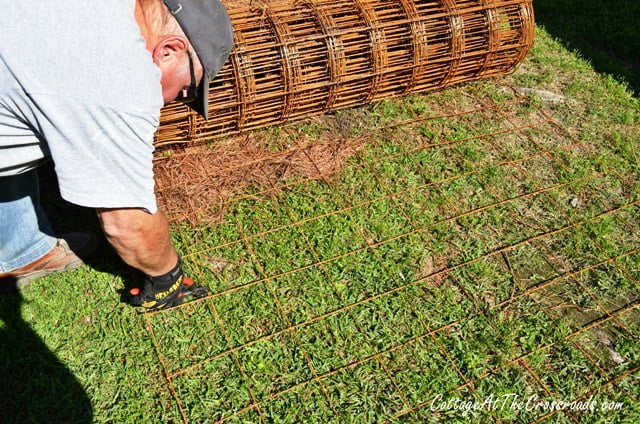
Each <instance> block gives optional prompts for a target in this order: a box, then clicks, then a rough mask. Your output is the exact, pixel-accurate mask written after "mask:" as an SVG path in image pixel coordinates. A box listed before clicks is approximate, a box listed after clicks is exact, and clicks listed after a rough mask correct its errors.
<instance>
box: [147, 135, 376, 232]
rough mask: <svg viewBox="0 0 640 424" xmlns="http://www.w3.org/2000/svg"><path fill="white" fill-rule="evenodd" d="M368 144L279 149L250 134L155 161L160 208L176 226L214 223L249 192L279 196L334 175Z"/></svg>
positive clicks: (350, 141)
mask: <svg viewBox="0 0 640 424" xmlns="http://www.w3.org/2000/svg"><path fill="white" fill-rule="evenodd" d="M364 143H365V140H364V139H361V138H343V137H338V138H325V139H320V140H314V141H311V140H310V141H309V142H306V143H300V144H298V145H296V146H295V147H292V148H286V147H285V148H284V149H274V148H273V146H271V148H269V146H267V145H266V144H265V143H264V142H261V141H259V140H258V139H257V137H255V136H252V135H251V134H249V135H246V136H243V137H242V138H234V139H231V140H228V141H220V142H217V143H214V144H211V145H203V146H196V147H190V148H186V149H184V150H182V151H180V152H177V153H175V152H172V153H171V154H170V155H168V157H159V158H157V159H156V161H155V167H154V168H155V176H156V196H157V199H158V205H159V207H160V209H161V210H162V211H163V212H164V213H165V215H166V216H167V218H168V219H169V220H170V221H172V222H177V221H186V222H188V223H189V224H190V225H192V226H194V225H196V224H197V223H202V221H203V220H205V221H212V220H213V221H214V222H215V221H217V220H219V219H221V218H222V217H223V216H224V214H225V213H226V211H227V207H226V206H227V205H228V204H229V203H230V200H231V199H232V198H233V197H237V196H238V195H241V194H242V193H244V192H245V191H247V190H248V189H249V188H254V189H257V190H258V191H264V192H265V193H266V194H267V195H275V194H277V192H278V191H279V190H280V187H281V186H282V185H283V184H285V183H288V182H293V181H295V180H299V179H320V178H323V177H324V178H328V177H329V176H330V175H334V174H335V173H336V172H337V171H339V170H340V169H341V168H342V167H343V166H344V164H345V163H346V161H347V160H348V159H349V158H350V157H351V156H353V155H354V154H355V152H356V151H358V150H359V149H360V148H362V146H363V145H364Z"/></svg>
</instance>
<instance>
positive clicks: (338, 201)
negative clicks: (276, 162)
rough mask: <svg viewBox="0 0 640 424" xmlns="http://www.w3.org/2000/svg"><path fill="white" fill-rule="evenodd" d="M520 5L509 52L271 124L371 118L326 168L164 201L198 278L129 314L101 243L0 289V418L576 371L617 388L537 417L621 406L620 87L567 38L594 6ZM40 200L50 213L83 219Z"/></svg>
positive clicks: (631, 203) (479, 396)
mask: <svg viewBox="0 0 640 424" xmlns="http://www.w3.org/2000/svg"><path fill="white" fill-rule="evenodd" d="M570 3H571V2H569V1H565V2H561V3H557V4H558V5H563V6H562V7H568V5H569V4H570ZM574 6H575V5H574ZM555 7H556V8H557V7H560V6H555ZM590 7H591V6H590ZM634 7H635V6H631V5H628V6H625V8H622V10H623V11H624V10H626V11H627V12H629V11H632V10H635V9H633V8H634ZM536 8H538V9H539V12H540V13H539V16H541V17H542V18H541V22H542V24H543V25H544V28H542V27H541V28H540V29H539V30H538V33H537V38H536V45H535V47H534V49H533V51H532V53H531V55H530V56H529V58H528V59H527V60H526V61H525V63H523V65H522V66H521V67H520V68H519V69H518V70H517V71H516V73H514V74H513V75H510V76H508V77H505V78H501V79H495V80H491V81H481V82H478V83H474V84H469V85H465V86H462V87H456V88H452V89H449V90H446V91H444V92H442V93H435V94H429V95H416V96H410V97H407V98H404V99H396V100H387V101H383V102H380V103H378V104H376V105H374V106H372V107H370V108H360V109H357V110H349V111H341V112H338V113H335V114H333V115H331V116H327V117H325V118H323V119H319V120H316V121H314V122H313V123H310V124H302V125H300V126H298V127H294V128H292V129H289V130H288V131H286V133H287V134H288V136H290V137H293V136H294V135H296V134H297V135H300V136H302V135H306V136H307V137H311V138H313V137H318V138H323V137H325V138H326V136H327V135H328V134H329V135H330V134H335V133H339V134H340V135H341V136H344V137H363V136H364V137H368V139H367V140H366V143H365V145H364V146H363V148H362V149H360V150H359V151H358V153H357V154H356V155H354V156H352V157H351V158H349V159H348V161H347V162H346V164H345V165H344V167H343V169H341V170H340V171H339V172H338V173H337V174H335V175H332V176H330V177H329V178H328V180H327V181H323V180H312V181H297V180H295V179H292V180H290V181H286V183H288V184H289V185H287V186H286V187H284V188H282V189H281V190H279V191H278V192H276V193H271V194H265V193H261V190H263V189H264V188H261V187H250V188H249V189H247V193H244V194H246V196H245V195H244V194H239V195H238V196H237V197H236V198H233V199H229V204H228V205H226V206H225V207H224V208H222V209H220V206H219V205H213V206H212V211H213V212H216V213H215V214H217V213H218V212H220V213H222V219H221V221H220V222H219V223H217V224H215V225H212V224H211V223H209V222H202V223H200V224H198V225H196V226H194V227H191V226H189V225H187V224H181V223H176V224H174V226H173V239H174V242H175V244H176V246H178V247H179V249H180V251H181V253H182V254H183V257H184V261H185V264H186V269H187V272H188V273H189V274H190V275H192V276H193V277H194V278H195V279H196V280H197V281H198V282H201V283H205V284H208V285H210V287H211V289H212V296H211V297H209V298H206V299H202V300H199V301H197V302H193V303H191V304H188V305H187V306H185V307H182V308H179V309H175V310H172V311H168V312H163V313H158V314H151V315H143V314H138V312H137V311H136V310H134V309H133V308H131V307H129V306H127V305H126V304H124V303H122V302H121V295H120V293H119V290H121V289H123V288H124V287H128V286H131V285H132V284H134V283H135V281H136V279H137V278H139V277H138V276H137V274H136V273H134V272H131V271H129V270H127V269H126V267H124V266H123V265H122V264H121V262H119V259H117V257H116V256H115V254H114V253H113V252H111V251H109V252H107V254H106V255H105V257H104V258H101V259H100V260H98V261H96V262H95V263H92V266H91V267H83V268H81V269H79V270H77V271H73V272H69V273H67V274H63V275H57V276H52V277H49V278H46V279H43V280H41V281H38V282H37V283H35V284H33V285H32V286H31V287H29V288H27V289H25V290H24V291H23V293H22V297H15V296H14V297H6V296H3V297H0V338H1V339H2V340H3V342H2V343H1V344H0V357H1V358H2V361H0V378H1V379H2V381H3V382H11V384H3V389H2V392H1V395H2V396H0V411H1V412H0V421H2V422H21V423H22V422H65V423H67V422H69V423H80V422H105V423H106V422H163V423H164V422H182V421H183V420H184V419H187V420H188V421H189V422H198V423H199V422H206V423H208V422H215V421H217V420H221V419H224V420H225V422H232V423H254V422H268V423H270V422H273V423H299V422H310V423H333V422H346V423H350V422H353V423H365V422H379V421H383V420H385V419H389V420H390V422H394V423H396V422H397V423H400V422H402V423H422V422H447V423H455V422H469V421H471V422H490V421H497V420H502V422H529V421H532V420H536V419H538V418H541V417H542V416H544V415H545V413H546V412H541V411H517V410H511V409H503V410H480V411H470V412H469V413H468V414H466V415H465V414H464V413H463V411H460V410H453V409H450V408H449V409H446V410H432V408H431V405H432V403H431V402H432V401H433V400H434V399H435V398H436V397H438V395H442V398H443V399H451V398H456V397H458V398H460V399H462V400H465V401H467V402H469V401H480V402H481V401H482V400H484V399H486V398H487V397H488V396H490V395H494V396H501V395H504V394H508V393H517V394H519V395H520V396H522V397H527V396H532V395H537V396H539V397H540V398H542V399H547V400H564V401H573V400H576V399H579V398H580V397H582V396H586V395H590V394H591V393H593V394H594V397H595V399H596V400H598V401H617V402H622V403H623V404H624V408H623V409H622V410H619V411H615V412H608V413H603V412H601V411H599V412H596V413H585V412H567V411H564V412H562V411H561V412H557V413H555V414H553V415H551V416H550V417H548V418H547V419H546V422H558V423H565V422H589V423H591V422H593V423H598V422H629V423H631V422H637V421H638V420H639V419H640V411H639V410H638V404H639V402H638V401H639V399H640V381H639V380H638V377H639V376H640V373H639V372H638V370H637V368H638V366H640V350H639V349H638V346H640V344H639V343H638V342H639V340H638V338H639V337H640V311H639V309H638V308H637V305H638V303H637V302H638V291H639V289H640V253H638V249H639V248H640V224H639V222H640V220H639V218H640V207H639V206H638V205H637V204H636V203H635V202H637V201H638V200H639V193H640V156H638V153H637V144H638V142H639V141H640V102H639V101H638V99H637V98H636V97H634V96H633V95H632V93H631V92H630V91H629V89H628V87H627V86H626V85H625V84H623V83H620V82H619V81H617V80H616V79H614V78H613V77H611V76H609V75H603V74H599V73H597V72H594V69H593V66H592V64H590V63H588V62H587V61H585V60H584V59H583V58H582V57H586V58H589V59H592V62H593V65H594V66H595V68H596V69H602V68H601V63H600V62H599V61H597V60H596V59H595V58H594V56H590V53H587V50H584V45H583V44H581V45H577V44H574V43H575V42H576V40H577V39H578V38H580V37H582V36H583V35H585V34H586V32H589V31H591V30H592V29H591V30H590V29H588V27H587V28H577V27H574V28H573V29H571V30H568V29H567V30H566V31H565V33H560V32H556V31H558V28H559V26H558V25H559V24H560V23H564V22H565V21H564V20H562V19H560V18H554V19H552V16H551V15H552V12H553V11H554V10H556V9H554V6H553V5H552V4H551V2H543V1H539V2H537V3H536ZM611 9H613V7H612V8H611ZM572 10H573V9H572ZM589 10H591V9H590V8H588V10H587V11H585V13H587V12H588V11H589ZM563 19H565V20H566V19H568V18H563ZM611 19H612V18H611V16H610V15H606V16H605V18H604V21H605V23H606V22H609V21H610V20H611ZM552 35H557V36H558V37H560V39H559V40H558V39H555V38H553V37H552ZM605 35H606V36H605V37H604V39H607V40H610V38H609V37H610V36H611V34H609V33H607V34H605ZM627 36H629V37H631V38H630V39H631V41H632V42H633V40H634V37H635V36H634V35H633V34H627ZM567 38H568V39H567ZM635 40H637V38H635ZM567 42H568V44H569V46H570V48H578V49H579V50H580V52H581V53H582V57H581V56H580V55H577V54H575V53H572V52H570V51H569V50H568V49H567V48H566V46H565V45H563V43H567ZM584 43H586V44H588V45H589V46H591V47H593V48H594V49H596V50H599V51H601V50H602V49H603V47H602V44H600V43H599V42H597V40H594V39H593V37H591V38H586V41H584ZM625 48H627V47H624V46H623V45H622V43H617V44H616V45H615V48H612V49H611V51H610V52H608V53H607V54H609V55H611V54H613V55H614V56H615V57H621V58H623V59H624V57H626V56H624V55H625V52H624V49H625ZM620 49H622V50H620ZM608 57H610V56H608ZM608 60H609V61H611V59H608ZM621 63H624V60H622V59H621ZM634 66H635V65H634ZM625 69H626V68H625ZM632 69H633V67H632ZM609 72H611V73H613V74H618V72H614V71H609ZM620 74H622V75H626V74H624V73H623V72H622V71H621V72H620ZM627 79H628V81H629V82H630V83H632V84H633V80H632V78H631V77H628V78H627ZM512 87H513V88H515V91H513V90H511V88H512ZM531 89H533V90H534V91H531ZM535 90H537V91H535ZM541 90H542V91H551V92H554V93H556V94H558V95H560V96H561V97H562V98H563V99H564V100H562V101H559V102H547V101H545V100H544V99H543V97H541V96H539V95H538V94H536V93H540V92H541ZM507 101H509V102H512V103H509V104H506V103H505V102H507ZM482 104H490V105H493V108H492V109H483V110H476V109H477V108H479V107H480V106H481V105H482ZM452 111H456V112H464V113H462V114H461V115H459V116H453V117H445V118H442V117H439V118H433V117H436V116H444V115H449V114H451V112H452ZM418 117H421V118H423V120H422V121H420V122H413V123H411V124H408V125H405V124H401V121H402V120H404V119H408V118H412V119H413V118H418ZM547 117H550V118H551V119H552V120H553V122H549V121H548V119H547ZM522 126H530V127H528V128H526V129H518V128H520V127H522ZM383 127H385V128H383ZM281 135H282V134H281V132H280V130H279V129H277V128H271V129H268V130H265V131H264V132H257V133H256V135H255V136H256V137H264V138H265V139H266V140H271V139H275V138H278V137H279V136H281ZM51 202H52V205H51V206H52V207H53V209H54V213H53V215H52V217H53V218H54V224H55V226H56V228H57V229H58V230H60V231H64V230H69V229H74V230H75V229H77V228H76V227H75V225H77V223H81V224H82V225H83V226H84V227H89V228H92V227H93V228H94V229H97V226H96V222H95V218H94V217H93V216H92V214H89V213H87V211H77V210H75V209H71V208H69V207H68V206H67V205H64V204H63V205H60V204H59V203H56V201H55V200H53V201H51ZM56 208H57V209H56ZM56 212H57V213H56ZM71 213H73V214H77V219H76V220H75V222H74V223H69V222H68V221H65V217H67V216H69V214H71ZM72 224H73V225H72Z"/></svg>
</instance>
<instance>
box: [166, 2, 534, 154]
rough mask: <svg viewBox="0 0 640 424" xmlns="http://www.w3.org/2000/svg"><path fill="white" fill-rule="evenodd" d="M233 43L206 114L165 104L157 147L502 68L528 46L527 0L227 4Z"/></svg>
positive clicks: (522, 54)
mask: <svg viewBox="0 0 640 424" xmlns="http://www.w3.org/2000/svg"><path fill="white" fill-rule="evenodd" d="M225 4H226V6H227V8H228V11H229V14H230V16H231V20H232V23H233V26H234V31H235V47H234V50H233V51H232V53H231V57H230V59H229V61H228V62H227V64H226V66H225V67H224V68H223V69H222V71H221V72H220V74H219V75H218V76H217V77H216V79H215V80H214V81H212V83H211V86H210V90H209V114H210V116H211V118H210V120H209V121H207V122H205V121H204V120H203V119H201V118H200V117H198V116H197V115H196V114H195V113H193V112H192V111H190V110H189V109H188V108H187V107H185V106H184V105H179V104H173V105H169V106H167V107H166V108H165V109H164V110H163V113H162V116H161V125H160V128H159V131H158V132H157V134H156V141H155V143H156V146H165V145H171V144H189V143H193V142H199V141H206V140H208V139H211V138H213V137H216V136H223V135H229V134H235V133H239V132H241V131H243V130H247V129H254V128H261V127H265V126H269V125H273V124H278V123H283V122H291V121H295V120H299V119H301V118H305V117H309V116H312V115H317V114H320V113H322V112H326V111H328V110H334V109H339V108H344V107H348V106H356V105H362V104H365V103H368V102H371V101H374V100H380V99H384V98H389V97H394V96H400V95H406V94H409V93H416V92H423V91H429V90H435V89H440V88H443V87H446V86H449V85H452V84H457V83H461V82H466V81H472V80H476V79H479V78H486V77H491V76H496V75H503V74H506V73H508V72H510V71H512V70H513V69H514V67H515V66H516V65H517V64H518V63H519V62H521V61H522V60H523V59H524V57H525V55H526V53H527V52H528V50H529V48H530V47H531V45H532V43H533V33H534V22H533V8H532V5H531V0H287V1H283V0H267V1H238V0H227V1H226V2H225Z"/></svg>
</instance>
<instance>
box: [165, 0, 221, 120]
mask: <svg viewBox="0 0 640 424" xmlns="http://www.w3.org/2000/svg"><path fill="white" fill-rule="evenodd" d="M163 1H164V4H165V5H166V6H167V8H169V11H170V12H171V13H172V14H173V17H174V18H176V20H177V21H178V23H179V24H180V27H182V30H183V31H184V33H185V35H186V36H187V38H188V39H189V42H190V43H191V45H192V46H193V49H194V50H195V52H196V54H197V55H198V59H199V60H200V63H201V64H202V67H203V68H204V74H203V75H202V81H201V82H200V85H199V86H198V98H197V99H196V100H194V101H193V102H191V103H188V106H189V107H191V108H192V109H193V110H195V111H196V112H198V113H199V114H200V115H202V116H204V118H205V119H209V81H211V80H212V79H213V78H214V77H215V76H216V74H217V73H218V72H219V71H220V69H221V68H222V65H224V63H225V62H226V61H227V59H228V57H229V53H231V48H232V47H233V27H232V26H231V20H230V19H229V15H228V14H227V10H226V9H225V7H224V6H223V5H222V3H220V0H163Z"/></svg>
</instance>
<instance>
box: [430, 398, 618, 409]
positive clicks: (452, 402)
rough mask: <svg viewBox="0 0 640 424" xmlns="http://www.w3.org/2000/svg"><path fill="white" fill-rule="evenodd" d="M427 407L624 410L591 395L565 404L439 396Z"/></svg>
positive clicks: (532, 399)
mask: <svg viewBox="0 0 640 424" xmlns="http://www.w3.org/2000/svg"><path fill="white" fill-rule="evenodd" d="M429 407H430V409H431V411H432V412H436V411H452V410H457V411H462V412H463V413H467V412H471V411H479V410H485V411H486V410H489V411H503V410H512V411H544V412H552V411H583V412H602V411H619V410H621V409H623V408H624V403H623V402H610V401H597V400H596V399H594V396H593V395H591V396H590V397H589V398H587V399H584V400H575V401H571V402H567V401H563V400H546V399H541V398H540V397H539V396H538V395H535V394H534V395H531V396H529V397H524V396H521V395H518V394H516V393H507V394H504V395H499V396H496V395H493V394H490V395H489V396H487V397H486V398H485V399H484V400H482V401H478V400H471V401H470V400H464V399H462V398H459V397H452V398H450V399H446V400H445V399H444V396H443V395H442V394H439V395H438V396H436V397H435V398H434V399H433V400H432V401H431V403H430V405H429Z"/></svg>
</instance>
